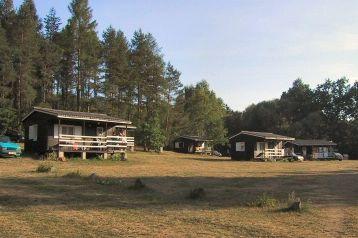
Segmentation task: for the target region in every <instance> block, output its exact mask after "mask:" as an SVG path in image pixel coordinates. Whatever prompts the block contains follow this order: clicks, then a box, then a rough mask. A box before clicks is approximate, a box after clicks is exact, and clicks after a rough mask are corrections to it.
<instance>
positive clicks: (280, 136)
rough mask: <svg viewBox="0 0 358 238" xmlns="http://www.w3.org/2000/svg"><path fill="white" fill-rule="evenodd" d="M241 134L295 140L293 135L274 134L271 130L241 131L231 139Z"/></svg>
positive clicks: (270, 138) (266, 138)
mask: <svg viewBox="0 0 358 238" xmlns="http://www.w3.org/2000/svg"><path fill="white" fill-rule="evenodd" d="M241 134H244V135H249V136H254V137H259V138H263V139H265V140H294V139H295V138H292V137H288V136H283V135H278V134H274V133H270V132H258V131H241V132H240V133H238V134H236V135H234V136H232V137H230V138H229V139H232V138H234V137H236V136H238V135H241Z"/></svg>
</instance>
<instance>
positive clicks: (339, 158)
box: [332, 152, 344, 161]
mask: <svg viewBox="0 0 358 238" xmlns="http://www.w3.org/2000/svg"><path fill="white" fill-rule="evenodd" d="M332 158H333V159H336V160H339V161H342V160H343V158H344V157H343V155H342V154H340V153H337V152H332Z"/></svg>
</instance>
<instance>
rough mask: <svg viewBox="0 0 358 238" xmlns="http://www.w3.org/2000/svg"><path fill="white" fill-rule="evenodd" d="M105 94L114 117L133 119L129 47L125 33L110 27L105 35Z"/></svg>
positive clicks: (103, 45) (103, 44)
mask: <svg viewBox="0 0 358 238" xmlns="http://www.w3.org/2000/svg"><path fill="white" fill-rule="evenodd" d="M102 48H103V73H104V92H105V95H106V98H107V101H108V102H109V104H108V107H109V108H108V109H109V111H111V112H112V113H113V114H114V115H117V116H120V117H123V118H128V119H130V118H131V105H132V95H133V85H132V82H131V81H130V78H129V70H130V69H129V47H128V42H127V39H126V38H125V36H124V34H123V32H121V31H118V32H117V31H116V30H115V29H114V28H112V27H109V28H108V29H107V30H106V31H105V32H104V33H103V43H102Z"/></svg>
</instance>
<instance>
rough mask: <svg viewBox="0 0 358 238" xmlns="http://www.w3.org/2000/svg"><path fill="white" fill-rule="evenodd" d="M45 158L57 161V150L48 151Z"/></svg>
mask: <svg viewBox="0 0 358 238" xmlns="http://www.w3.org/2000/svg"><path fill="white" fill-rule="evenodd" d="M44 159H45V160H50V161H57V160H58V156H57V153H56V152H54V151H53V152H50V153H47V154H46V155H45V157H44Z"/></svg>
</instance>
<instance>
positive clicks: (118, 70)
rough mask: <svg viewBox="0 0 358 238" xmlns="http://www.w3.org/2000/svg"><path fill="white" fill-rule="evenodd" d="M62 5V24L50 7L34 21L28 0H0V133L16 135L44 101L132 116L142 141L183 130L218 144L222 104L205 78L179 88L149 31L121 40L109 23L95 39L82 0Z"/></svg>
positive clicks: (153, 143)
mask: <svg viewBox="0 0 358 238" xmlns="http://www.w3.org/2000/svg"><path fill="white" fill-rule="evenodd" d="M68 8H69V11H70V13H71V17H70V18H69V19H68V21H67V24H65V26H64V27H63V28H61V25H62V24H61V19H60V18H59V17H58V16H56V12H55V10H54V9H50V10H49V13H48V14H47V16H46V17H45V18H44V19H43V20H40V18H39V17H38V15H37V12H36V7H35V4H34V2H33V0H24V1H23V3H22V4H21V6H20V7H19V8H18V9H15V8H14V5H13V2H12V0H1V1H0V21H1V25H0V78H1V83H0V106H1V110H0V126H1V128H0V134H9V133H13V134H19V133H22V130H21V118H23V116H24V115H25V114H27V113H28V112H29V111H30V110H31V109H32V107H33V106H42V107H51V108H55V109H65V110H78V111H89V112H102V113H106V114H109V115H112V116H117V117H120V118H125V119H128V120H131V121H133V123H134V124H135V125H136V126H137V127H138V130H137V136H136V138H137V139H138V140H139V141H138V142H139V143H141V144H143V145H145V146H146V147H152V148H157V147H158V146H161V145H163V144H168V143H169V141H170V140H171V139H172V138H173V137H174V136H176V135H178V134H183V133H188V134H197V135H200V136H205V137H210V138H214V139H215V140H216V141H217V142H224V140H225V135H226V134H225V129H224V122H223V117H224V115H225V108H224V104H223V102H222V101H221V100H220V99H218V98H217V97H216V96H215V94H214V92H212V91H211V90H210V89H209V86H208V85H207V83H205V82H200V83H198V84H197V85H196V86H189V87H183V85H182V83H181V82H180V72H179V71H178V70H177V69H176V68H175V67H174V66H173V65H172V64H170V63H169V62H165V61H164V60H163V55H162V52H161V50H160V47H159V46H158V44H157V42H156V40H155V38H154V37H153V36H152V35H151V34H150V33H145V32H143V31H142V30H137V31H135V32H134V35H133V36H132V38H131V39H127V38H126V36H125V35H124V34H123V32H121V31H120V30H117V29H114V28H113V27H111V26H109V27H108V28H107V29H106V30H105V32H103V34H102V37H101V39H100V37H99V36H98V34H97V32H96V26H97V23H96V21H95V20H94V19H93V16H92V10H91V8H90V7H89V5H88V0H73V1H72V2H71V3H70V5H69V6H68ZM213 112H215V114H213ZM212 114H213V115H212Z"/></svg>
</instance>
